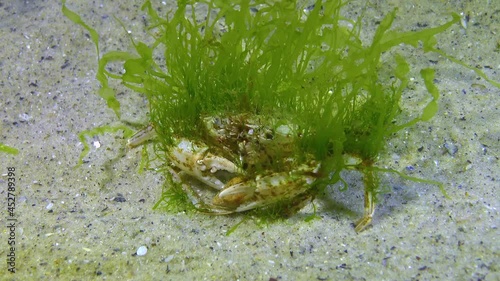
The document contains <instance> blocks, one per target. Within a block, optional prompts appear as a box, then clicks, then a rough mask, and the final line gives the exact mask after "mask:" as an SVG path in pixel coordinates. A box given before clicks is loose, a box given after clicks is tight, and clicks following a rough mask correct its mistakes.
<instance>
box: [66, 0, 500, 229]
mask: <svg viewBox="0 0 500 281" xmlns="http://www.w3.org/2000/svg"><path fill="white" fill-rule="evenodd" d="M195 4H197V6H198V7H199V6H203V7H204V8H205V9H206V12H204V13H203V14H201V15H200V14H199V13H197V10H196V9H195V8H194V6H195ZM345 4H346V2H344V1H316V2H315V4H314V5H305V4H300V3H297V1H249V0H240V1H230V3H227V1H177V8H176V9H175V10H172V11H168V12H166V13H164V14H163V15H160V14H159V12H158V10H157V9H156V8H154V7H153V5H152V4H151V2H150V1H145V3H144V5H143V6H142V10H143V11H145V12H146V13H147V15H148V16H149V19H148V20H149V22H148V29H149V32H150V34H151V36H152V41H153V43H152V44H146V43H144V42H135V41H133V40H132V39H130V40H131V42H132V44H133V46H134V47H135V51H136V52H135V53H128V52H123V51H110V52H108V53H106V54H103V55H101V54H100V53H99V45H98V35H97V32H96V31H95V30H94V29H92V28H91V27H90V26H88V25H87V24H85V22H84V21H83V20H82V19H81V18H80V17H79V16H78V15H77V14H76V13H74V12H72V11H70V10H69V9H68V8H67V7H66V6H65V1H63V13H64V14H65V15H66V16H67V17H68V18H69V19H70V20H72V21H73V22H75V23H77V24H79V25H81V26H82V27H83V28H85V29H86V30H87V31H88V32H89V33H90V37H91V39H92V41H93V42H94V44H95V46H96V49H97V52H98V73H97V79H98V81H99V82H100V83H101V88H100V90H99V95H100V96H101V97H102V98H103V99H104V100H105V101H106V102H107V105H108V107H109V108H110V109H112V110H113V111H114V112H115V114H116V115H117V117H118V118H120V110H121V108H120V103H119V101H118V100H117V98H116V93H115V91H114V89H113V88H111V87H110V86H109V79H117V80H119V81H121V82H122V84H123V85H125V86H126V87H128V88H130V89H132V90H134V91H135V92H137V93H140V94H142V95H144V96H145V97H146V98H147V99H148V101H149V116H150V122H151V123H152V124H153V126H154V128H155V131H156V133H157V134H158V137H157V138H156V139H155V146H154V149H155V153H156V155H157V156H158V157H159V158H160V159H162V160H164V161H166V163H168V157H167V156H166V155H165V154H166V151H168V149H169V148H170V147H171V146H172V145H173V144H174V139H175V138H176V137H183V138H187V139H192V140H197V141H206V132H205V130H204V128H203V126H204V124H203V120H202V118H203V117H204V116H232V115H236V114H241V113H245V114H249V115H254V116H256V115H258V116H266V117H267V118H268V119H269V120H278V121H277V123H278V124H279V123H280V122H288V123H291V124H294V128H296V129H295V130H296V131H295V132H294V135H295V136H296V137H295V139H294V145H295V149H294V150H293V153H294V154H296V155H295V156H294V157H295V158H297V159H307V158H308V157H309V155H312V156H313V157H314V159H315V161H318V162H319V163H321V166H320V167H321V170H320V171H319V173H318V174H321V175H323V176H322V177H321V178H319V179H318V180H317V181H316V183H315V184H314V185H313V186H312V187H311V188H310V190H308V191H307V194H306V195H307V196H304V197H312V198H314V196H315V195H316V194H318V193H320V192H322V191H323V189H324V188H325V187H326V186H328V185H330V184H334V183H337V182H341V183H344V185H345V182H344V181H343V180H342V178H341V176H340V173H341V172H342V171H343V170H345V169H356V170H359V171H361V172H362V173H363V174H364V184H365V202H368V203H366V204H365V216H364V219H365V221H361V222H360V223H361V224H362V226H361V227H358V228H357V229H356V230H362V229H363V227H364V226H366V225H367V224H368V223H369V219H371V215H372V214H373V211H374V209H373V208H374V203H373V202H374V201H375V200H376V195H377V194H378V193H380V187H379V179H378V175H377V174H378V173H380V172H391V173H397V174H399V175H400V176H403V177H404V178H405V179H410V180H415V181H418V182H423V183H431V184H437V185H439V186H440V188H441V190H442V191H443V193H444V187H443V185H442V184H441V183H438V182H436V181H432V180H429V179H416V178H413V177H409V176H406V175H404V174H402V173H400V172H397V171H395V170H390V169H382V168H378V167H376V166H374V163H375V161H376V159H377V157H378V156H379V155H380V153H381V152H383V151H384V150H385V146H386V142H387V139H388V138H389V137H390V136H392V135H393V134H394V133H395V132H398V131H400V130H403V129H405V128H408V127H410V126H413V125H414V124H416V123H417V122H421V121H428V120H430V119H431V118H432V117H433V116H434V115H435V114H436V113H437V111H438V99H439V90H438V89H437V87H436V86H435V84H434V82H433V80H434V75H435V73H434V72H435V71H434V69H432V68H426V69H422V70H421V71H420V74H421V79H422V80H423V81H424V83H425V87H426V89H427V92H428V93H429V98H430V100H429V101H428V102H427V104H426V105H425V106H424V107H423V108H421V109H420V110H421V113H420V115H419V116H417V117H416V118H414V119H411V120H405V119H404V118H403V116H404V112H403V111H402V109H401V106H400V105H401V103H402V102H405V101H403V100H402V99H401V96H402V94H403V93H404V92H405V91H408V83H409V79H410V77H409V73H410V68H411V66H410V65H409V63H408V62H407V60H406V59H405V57H404V56H403V55H401V54H398V53H397V52H396V51H395V50H394V48H395V47H396V46H399V45H401V44H406V45H409V46H413V47H415V48H421V49H422V50H423V51H424V52H435V53H438V54H440V55H443V56H444V57H446V58H448V59H450V60H452V61H454V62H456V63H458V64H460V65H463V66H465V67H467V68H470V69H473V70H474V71H475V72H476V73H477V74H478V75H479V76H481V77H483V78H485V79H486V80H487V81H489V82H490V83H492V84H493V85H494V86H496V87H499V84H498V83H496V82H495V81H492V80H491V79H488V78H487V77H486V75H485V74H484V73H483V72H481V71H480V70H478V69H476V68H473V67H469V66H467V65H465V64H464V63H463V62H461V61H459V60H457V59H455V58H453V57H452V56H450V55H448V54H446V53H444V52H443V51H441V50H439V49H437V48H436V47H435V45H436V39H435V36H436V35H437V34H439V33H442V32H444V31H446V30H447V29H448V28H449V27H450V26H452V25H454V24H456V23H458V22H460V17H459V16H458V15H457V14H452V15H451V19H450V20H449V21H448V22H447V23H445V24H443V25H440V26H437V27H433V28H426V29H423V30H420V31H416V32H399V31H395V30H392V29H391V27H392V23H393V21H394V19H395V18H396V16H397V9H394V10H393V11H391V12H389V13H388V14H387V15H386V16H385V18H384V19H383V20H382V21H381V22H380V24H379V25H378V27H377V30H376V32H375V34H374V36H373V38H372V41H371V43H370V44H363V43H362V41H361V39H360V34H361V30H362V26H361V24H360V23H361V19H362V18H361V17H360V18H358V19H356V20H351V19H347V18H344V17H343V16H342V13H341V11H342V8H343V6H344V5H345ZM122 25H124V24H122ZM387 52H392V53H393V56H392V58H391V59H389V60H382V54H384V53H387ZM158 53H160V54H161V58H160V59H158V58H157V56H156V55H155V54H158ZM392 53H391V54H392ZM115 62H120V63H122V65H123V70H124V72H123V73H111V72H110V71H108V70H107V69H106V66H107V65H108V64H110V63H115ZM285 120H286V121H285ZM122 129H123V128H122ZM115 130H116V128H111V127H103V128H100V129H95V130H92V131H89V132H84V133H82V134H80V139H81V140H82V142H83V143H85V135H92V134H98V133H104V132H111V131H115ZM87 151H88V149H87V146H86V148H85V149H84V152H83V154H82V157H83V155H84V154H85V153H86V152H87ZM346 154H347V155H353V156H356V157H359V158H360V159H361V163H359V164H356V165H347V164H346V163H345V161H344V155H346ZM235 158H236V155H235ZM81 159H82V158H80V162H81ZM274 168H275V170H278V169H279V167H277V166H275V167H274ZM262 172H263V171H259V170H257V171H255V172H254V173H253V174H251V175H249V177H255V176H258V175H259V174H260V173H262ZM167 173H168V172H167ZM167 178H170V177H169V176H167ZM296 203H297V202H295V198H293V199H291V200H284V202H279V203H277V204H276V205H277V207H276V206H274V207H276V208H269V209H267V212H271V213H273V215H274V214H275V213H279V212H284V213H286V212H287V211H289V210H290V209H293V210H294V208H293V206H294V205H295V204H296ZM186 204H189V200H188V197H187V196H186V195H185V194H183V190H182V188H180V187H179V186H178V185H177V184H175V183H174V182H173V181H171V180H170V181H167V183H166V187H165V190H164V192H163V196H162V198H161V200H160V201H159V202H158V203H157V204H156V205H155V208H163V209H167V210H170V211H175V210H177V211H178V210H184V209H189V208H187V207H182V206H185V205H186ZM367 204H368V205H370V204H371V207H370V206H368V205H367ZM179 206H181V208H180V209H179V208H178V207H179ZM270 210H272V211H270ZM368 217H369V218H368ZM367 220H368V221H367Z"/></svg>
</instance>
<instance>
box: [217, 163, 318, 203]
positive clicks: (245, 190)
mask: <svg viewBox="0 0 500 281" xmlns="http://www.w3.org/2000/svg"><path fill="white" fill-rule="evenodd" d="M315 179H316V177H314V175H312V174H309V173H304V171H291V172H281V173H274V174H270V175H267V176H263V177H256V178H255V179H249V180H244V179H243V178H240V177H236V178H233V179H232V180H231V181H229V182H228V183H227V184H226V186H225V188H224V189H223V190H222V191H221V192H219V194H218V195H217V196H216V197H215V198H214V200H213V202H212V203H213V204H214V205H215V206H218V207H221V208H224V209H227V210H228V211H229V210H230V211H231V212H244V211H248V210H251V209H255V208H260V207H265V206H268V205H271V204H273V203H277V202H278V201H284V200H290V199H292V198H295V197H297V196H299V195H301V194H303V193H305V192H306V191H307V190H308V189H309V188H310V187H311V185H312V183H313V182H314V181H315Z"/></svg>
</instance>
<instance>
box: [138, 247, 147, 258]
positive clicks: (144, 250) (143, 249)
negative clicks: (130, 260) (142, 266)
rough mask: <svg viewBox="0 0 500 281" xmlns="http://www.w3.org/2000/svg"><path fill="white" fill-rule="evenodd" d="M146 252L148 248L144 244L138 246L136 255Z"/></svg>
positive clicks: (142, 254)
mask: <svg viewBox="0 0 500 281" xmlns="http://www.w3.org/2000/svg"><path fill="white" fill-rule="evenodd" d="M147 252H148V248H146V246H140V247H139V248H138V249H137V255H138V256H144V255H145V254H146V253H147Z"/></svg>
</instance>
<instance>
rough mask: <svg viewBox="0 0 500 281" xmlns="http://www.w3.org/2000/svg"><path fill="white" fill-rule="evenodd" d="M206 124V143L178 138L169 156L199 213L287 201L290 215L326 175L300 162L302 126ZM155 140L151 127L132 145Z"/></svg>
mask: <svg viewBox="0 0 500 281" xmlns="http://www.w3.org/2000/svg"><path fill="white" fill-rule="evenodd" d="M202 122H203V127H204V131H205V132H204V135H206V137H205V138H204V142H201V141H199V140H197V141H195V140H190V139H188V138H183V137H180V138H175V139H174V145H173V146H171V147H170V148H169V150H168V151H167V152H166V153H167V158H168V159H169V160H170V163H169V167H168V168H169V170H170V172H171V175H172V178H173V180H174V181H175V182H177V183H180V184H181V185H182V188H183V190H184V192H186V194H188V195H190V198H191V201H192V203H193V204H194V205H195V206H196V207H197V208H198V209H200V210H203V211H204V212H209V213H214V214H230V213H235V212H244V211H248V210H252V209H256V208H265V207H269V206H272V205H273V204H276V203H280V202H281V203H285V204H286V206H287V209H286V210H285V211H286V212H287V213H288V212H289V213H294V212H295V211H297V210H298V209H300V208H302V207H303V206H304V205H305V203H306V202H307V201H308V200H311V199H312V198H313V197H314V194H315V192H314V188H313V186H314V183H315V181H316V180H317V179H318V178H320V177H322V175H321V172H320V168H321V164H320V163H319V162H318V161H316V160H314V158H313V157H312V156H310V155H305V156H304V157H302V158H301V159H296V158H295V156H294V155H296V153H294V149H296V146H295V143H294V142H295V141H296V138H299V137H300V133H299V132H298V128H297V126H296V125H294V124H289V123H287V122H281V123H280V122H276V121H274V120H270V119H265V118H264V117H263V116H256V115H249V114H238V115H233V116H229V117H219V116H207V117H203V118H202ZM155 136H156V134H155V131H154V128H153V126H152V125H149V126H148V127H146V128H145V129H143V130H141V131H139V132H138V133H136V134H135V135H134V136H132V138H131V139H130V140H129V141H128V146H129V147H131V148H132V147H135V146H138V145H141V144H142V143H144V142H145V141H147V140H149V139H151V138H154V137H155ZM186 178H191V179H193V178H194V179H195V180H197V181H199V182H201V183H203V184H204V185H207V186H209V187H211V188H213V189H215V190H216V191H217V194H216V195H215V197H214V198H213V199H212V201H211V202H206V201H207V200H204V199H202V196H201V195H200V194H199V192H197V191H196V190H195V189H194V188H193V185H192V184H190V183H189V180H187V179H186ZM365 196H366V194H365ZM371 198H372V197H366V198H365V216H364V217H363V219H361V220H360V221H359V222H358V226H357V227H356V231H360V230H362V229H363V228H364V227H365V226H366V225H368V224H369V223H370V222H371V217H372V215H373V200H371ZM367 207H368V208H370V209H367ZM367 212H368V213H367Z"/></svg>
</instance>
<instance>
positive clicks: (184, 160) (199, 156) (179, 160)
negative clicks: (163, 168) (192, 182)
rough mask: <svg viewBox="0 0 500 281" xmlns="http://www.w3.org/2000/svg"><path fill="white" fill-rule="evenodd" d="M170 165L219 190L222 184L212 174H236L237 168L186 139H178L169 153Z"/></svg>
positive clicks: (204, 147)
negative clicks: (219, 172) (221, 172)
mask: <svg viewBox="0 0 500 281" xmlns="http://www.w3.org/2000/svg"><path fill="white" fill-rule="evenodd" d="M169 159H170V161H171V162H172V165H173V166H174V167H176V168H178V169H180V170H181V171H183V172H184V173H186V174H188V175H190V176H193V177H194V178H196V179H198V180H199V181H201V182H203V183H205V184H206V185H208V186H211V187H213V188H216V189H219V190H221V189H222V188H223V187H224V183H223V182H222V181H221V180H219V179H218V178H217V177H216V176H215V175H214V173H216V172H217V171H226V172H228V173H231V174H233V173H237V172H238V167H237V166H236V165H235V164H234V163H233V162H231V161H229V160H228V159H226V158H224V157H220V156H216V155H213V154H212V153H210V152H208V147H207V146H205V145H198V144H195V143H193V142H191V141H189V140H187V139H180V140H179V141H178V143H177V145H176V146H174V147H173V148H172V149H171V150H170V151H169Z"/></svg>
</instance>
